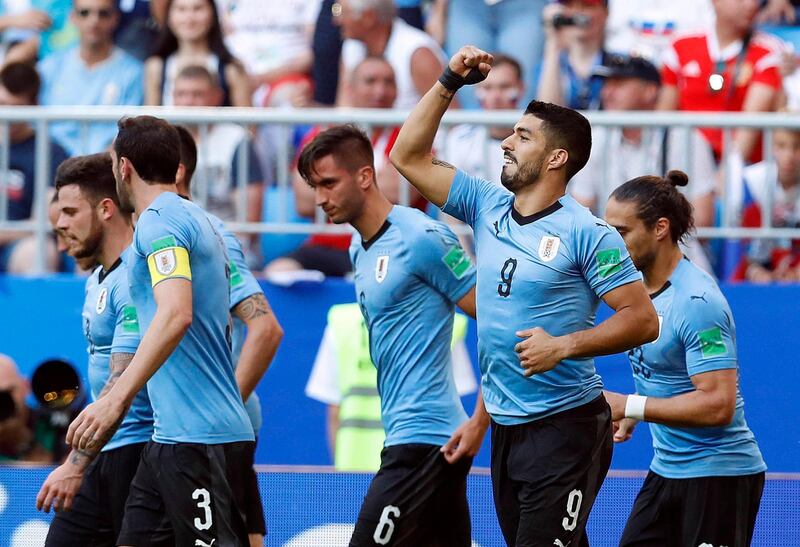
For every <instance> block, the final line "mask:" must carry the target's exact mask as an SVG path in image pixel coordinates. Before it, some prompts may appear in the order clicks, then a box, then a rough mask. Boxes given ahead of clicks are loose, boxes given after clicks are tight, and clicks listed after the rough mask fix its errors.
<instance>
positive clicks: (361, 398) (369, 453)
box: [328, 304, 467, 471]
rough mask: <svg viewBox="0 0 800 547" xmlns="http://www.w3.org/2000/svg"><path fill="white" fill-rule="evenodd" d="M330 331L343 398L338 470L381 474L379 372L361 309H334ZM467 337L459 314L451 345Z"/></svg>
mask: <svg viewBox="0 0 800 547" xmlns="http://www.w3.org/2000/svg"><path fill="white" fill-rule="evenodd" d="M328 326H329V327H330V328H331V334H332V338H333V346H334V352H335V354H336V361H337V364H338V373H339V391H340V393H341V401H340V403H339V429H338V430H337V432H336V453H335V455H334V465H335V466H336V468H337V469H339V470H342V471H377V470H378V468H379V467H380V464H381V458H380V454H381V449H382V448H383V442H384V440H385V438H386V436H385V433H384V431H383V423H382V422H381V400H380V396H379V395H378V372H377V370H376V368H375V365H374V364H373V363H372V358H371V357H370V354H369V333H368V332H367V327H366V325H365V324H364V317H363V316H362V315H361V309H360V308H359V307H358V304H337V305H336V306H333V307H331V309H330V311H329V312H328ZM466 334H467V318H466V317H465V316H463V315H461V314H455V322H454V324H453V340H452V345H455V344H456V343H457V342H460V341H461V340H463V339H464V337H465V336H466Z"/></svg>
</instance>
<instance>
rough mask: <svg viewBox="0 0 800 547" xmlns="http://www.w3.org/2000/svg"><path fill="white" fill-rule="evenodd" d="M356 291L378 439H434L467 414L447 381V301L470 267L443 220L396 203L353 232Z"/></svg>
mask: <svg viewBox="0 0 800 547" xmlns="http://www.w3.org/2000/svg"><path fill="white" fill-rule="evenodd" d="M350 258H351V260H352V261H353V271H354V272H355V286H356V297H357V299H358V302H359V304H360V306H361V312H362V313H363V314H364V319H365V321H366V324H367V328H368V329H369V340H370V353H371V356H372V362H373V363H375V366H376V368H377V369H378V391H379V393H380V396H381V419H382V421H383V428H384V429H385V430H386V441H385V443H384V444H385V446H393V445H398V444H410V443H420V444H433V445H442V444H444V443H446V442H447V441H448V439H449V438H450V435H451V434H452V433H453V432H454V431H455V429H456V428H457V427H458V426H459V425H460V424H461V423H462V422H463V421H464V420H466V419H467V415H466V413H465V412H464V408H463V406H462V405H461V400H460V399H459V397H458V393H457V392H456V387H455V382H454V380H453V366H452V362H451V356H450V340H451V338H452V334H453V313H454V311H455V308H454V303H456V302H458V301H459V300H460V299H461V298H462V297H463V296H464V295H466V294H467V292H469V290H470V289H471V288H472V287H473V286H474V285H475V268H474V267H473V266H472V263H471V262H470V260H469V257H467V255H466V254H465V253H464V251H463V249H462V248H461V247H460V246H459V244H458V239H457V238H456V236H455V235H453V232H451V231H450V229H449V228H447V227H446V226H445V225H444V224H442V223H440V222H437V221H435V220H433V219H431V218H430V217H428V216H426V215H425V214H423V213H421V212H419V211H417V210H416V209H409V208H408V207H401V206H398V205H396V206H395V207H394V208H393V209H392V211H391V212H390V213H389V217H388V218H387V220H386V223H385V224H384V225H383V227H382V228H381V229H380V230H379V231H378V233H377V234H376V235H375V236H374V237H373V238H371V239H370V240H369V241H362V239H361V238H360V237H359V235H358V234H355V235H354V236H353V242H352V244H351V246H350Z"/></svg>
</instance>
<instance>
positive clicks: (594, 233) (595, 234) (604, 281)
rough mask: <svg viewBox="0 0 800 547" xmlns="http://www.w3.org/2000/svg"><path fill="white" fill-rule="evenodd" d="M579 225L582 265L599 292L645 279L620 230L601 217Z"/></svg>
mask: <svg viewBox="0 0 800 547" xmlns="http://www.w3.org/2000/svg"><path fill="white" fill-rule="evenodd" d="M577 229H578V230H580V231H579V233H578V235H577V237H576V241H577V247H578V248H577V253H576V256H577V261H578V267H579V268H580V270H581V273H582V274H583V276H584V278H585V279H586V281H587V282H588V283H589V286H590V287H591V288H592V290H593V291H594V292H595V294H597V296H599V297H602V296H603V295H604V294H606V293H607V292H609V291H612V290H614V289H616V288H617V287H621V286H622V285H627V284H628V283H631V282H633V281H639V280H641V279H642V276H641V274H640V273H639V271H638V270H637V269H636V267H635V266H634V265H633V260H631V257H630V255H629V254H628V249H627V248H626V247H625V242H624V241H623V240H622V236H620V235H619V232H617V230H615V229H614V228H612V227H611V226H609V225H608V224H606V223H605V222H603V221H601V220H600V219H595V222H594V223H593V225H592V226H583V227H579V228H577Z"/></svg>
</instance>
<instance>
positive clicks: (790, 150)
mask: <svg viewBox="0 0 800 547" xmlns="http://www.w3.org/2000/svg"><path fill="white" fill-rule="evenodd" d="M772 153H773V155H774V156H775V163H776V164H777V166H778V180H780V181H781V182H782V183H783V184H792V185H794V184H798V183H800V132H797V131H788V130H786V129H778V130H776V131H775V132H774V133H773V136H772Z"/></svg>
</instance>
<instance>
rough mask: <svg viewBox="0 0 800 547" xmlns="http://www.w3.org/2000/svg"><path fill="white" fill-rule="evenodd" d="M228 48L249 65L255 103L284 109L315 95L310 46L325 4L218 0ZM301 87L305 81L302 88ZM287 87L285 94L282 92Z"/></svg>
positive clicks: (312, 0)
mask: <svg viewBox="0 0 800 547" xmlns="http://www.w3.org/2000/svg"><path fill="white" fill-rule="evenodd" d="M216 3H217V7H218V8H219V13H220V17H221V19H222V23H223V28H224V30H225V43H226V44H227V45H228V47H229V48H230V50H231V51H232V52H233V54H234V55H235V56H236V58H237V59H240V60H241V61H242V62H243V63H244V67H245V69H246V70H247V73H248V74H249V75H250V80H251V88H252V89H256V95H255V98H254V101H253V102H254V104H256V105H257V106H281V104H282V103H283V104H292V103H293V102H297V99H294V98H293V95H294V94H295V93H299V94H301V95H303V96H304V95H306V94H309V93H310V90H311V85H310V82H311V80H310V77H309V74H310V72H311V63H312V59H313V55H312V53H311V41H312V36H313V33H314V22H315V21H316V19H317V15H318V14H319V10H320V3H321V0H277V1H274V2H269V3H268V5H267V3H265V2H264V0H216ZM298 82H302V83H301V84H300V85H297V84H298ZM284 85H287V87H285V88H284V89H280V88H282V87H284Z"/></svg>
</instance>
